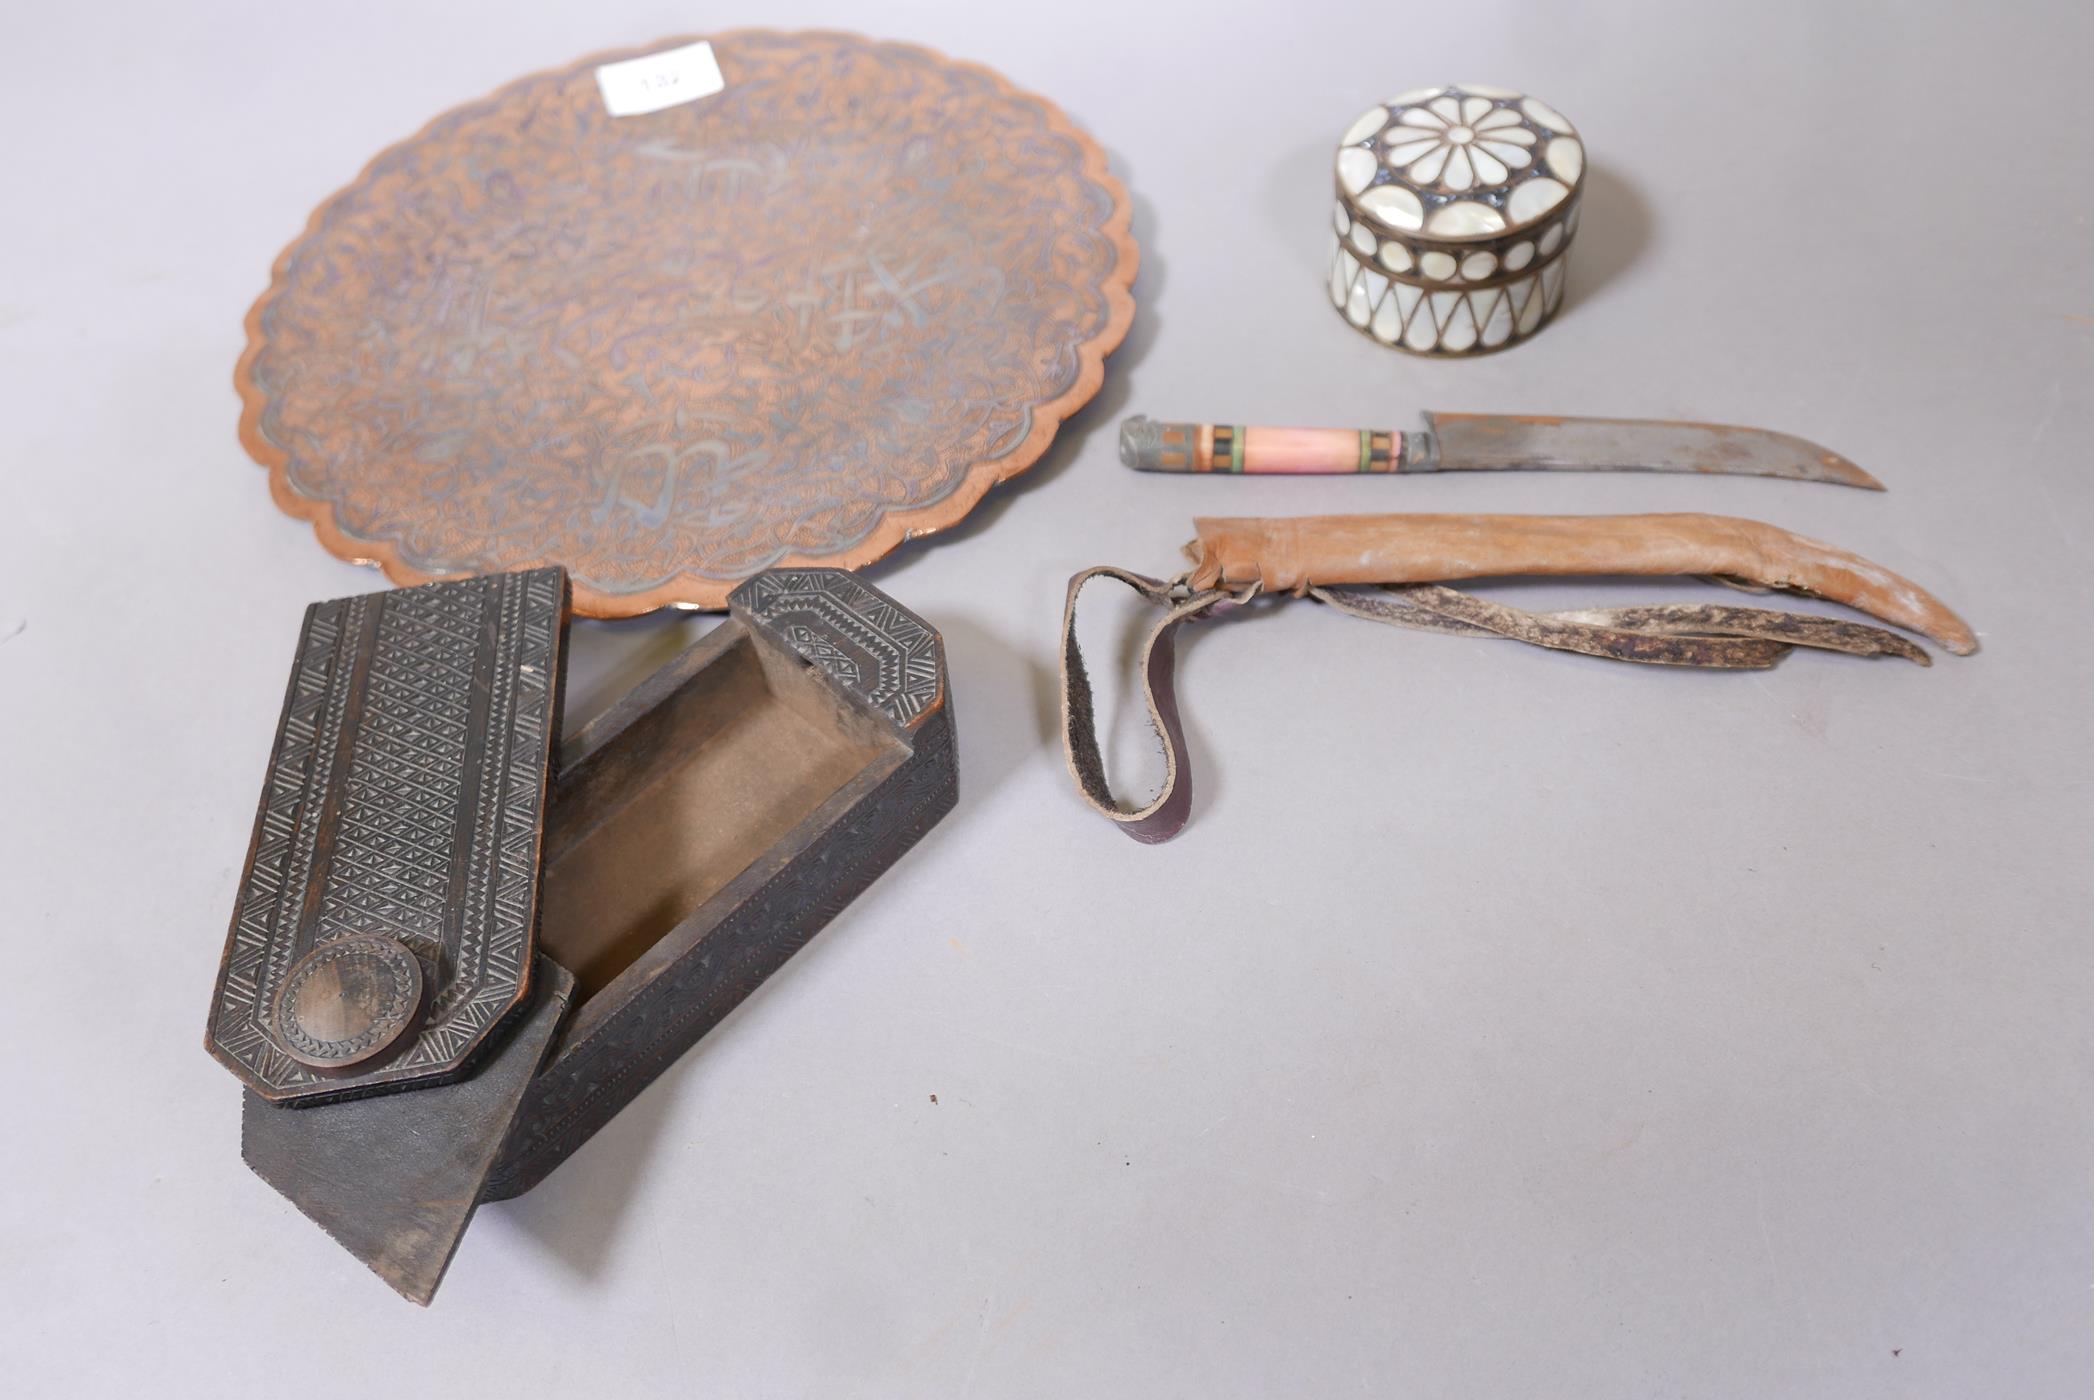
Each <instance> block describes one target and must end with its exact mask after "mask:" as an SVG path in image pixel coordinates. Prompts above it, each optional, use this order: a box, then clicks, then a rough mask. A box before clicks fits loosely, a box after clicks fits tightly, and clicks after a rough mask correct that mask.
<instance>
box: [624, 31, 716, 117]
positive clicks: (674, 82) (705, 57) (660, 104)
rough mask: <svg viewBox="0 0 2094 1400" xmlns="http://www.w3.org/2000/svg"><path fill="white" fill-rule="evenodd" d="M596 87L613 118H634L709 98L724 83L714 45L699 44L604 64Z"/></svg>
mask: <svg viewBox="0 0 2094 1400" xmlns="http://www.w3.org/2000/svg"><path fill="white" fill-rule="evenodd" d="M596 86H597V87H599V88H601V89H602V90H603V105H604V110H606V111H608V112H609V113H610V114H611V115H612V116H614V117H637V116H640V115H642V114H644V113H647V112H659V111H662V110H663V109H665V108H669V107H675V106H678V105H680V104H682V103H685V102H696V101H697V100H698V99H699V98H701V97H710V96H712V95H713V94H714V93H716V92H719V91H720V90H722V89H723V88H725V87H726V86H727V80H726V79H725V78H723V77H721V76H720V61H719V60H718V59H716V58H714V57H713V46H712V45H711V44H709V43H706V42H703V41H701V42H699V43H696V44H685V45H684V46H683V47H682V48H680V49H665V50H663V51H662V52H661V53H651V54H648V55H647V56H646V57H644V58H628V59H626V60H625V61H624V62H622V63H606V64H605V65H603V67H601V68H599V69H597V70H596Z"/></svg>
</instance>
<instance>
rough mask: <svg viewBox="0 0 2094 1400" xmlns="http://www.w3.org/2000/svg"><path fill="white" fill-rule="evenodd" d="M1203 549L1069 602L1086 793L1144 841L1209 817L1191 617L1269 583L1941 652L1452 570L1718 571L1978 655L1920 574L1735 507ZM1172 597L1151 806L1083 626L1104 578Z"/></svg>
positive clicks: (1250, 529) (1393, 601) (1610, 637)
mask: <svg viewBox="0 0 2094 1400" xmlns="http://www.w3.org/2000/svg"><path fill="white" fill-rule="evenodd" d="M1194 524H1195V528H1196V529H1197V531H1198V537H1197V538H1196V539H1195V540H1193V541H1192V543H1190V544H1188V545H1187V546H1186V552H1187V554H1188V555H1190V556H1191V558H1192V560H1193V568H1192V569H1191V570H1190V571H1189V572H1188V573H1187V574H1186V575H1185V576H1184V577H1182V578H1179V579H1175V580H1171V581H1168V582H1166V581H1164V580H1160V579H1155V578H1150V577H1148V576H1147V575H1144V574H1137V573H1131V572H1129V571H1127V570H1125V569H1115V568H1095V569H1086V570H1084V571H1083V572H1082V573H1079V574H1077V575H1076V576H1075V577H1074V578H1072V579H1070V580H1069V589H1068V594H1067V597H1066V600H1065V602H1064V605H1063V610H1062V655H1061V669H1062V741H1063V749H1064V752H1065V753H1066V754H1067V757H1068V762H1069V771H1070V773H1071V774H1072V775H1073V776H1074V777H1075V779H1076V785H1077V788H1078V790H1079V791H1080V792H1081V793H1082V795H1083V798H1084V801H1085V802H1087V803H1088V804H1089V805H1090V806H1091V807H1092V808H1093V809H1094V810H1095V811H1097V812H1099V813H1100V814H1101V815H1103V816H1105V817H1106V818H1108V819H1109V820H1111V821H1112V822H1114V823H1115V824H1116V825H1118V826H1119V828H1120V829H1121V830H1122V831H1124V832H1126V833H1127V834H1128V835H1129V836H1131V837H1133V838H1134V839H1135V840H1137V841H1142V842H1148V843H1155V842H1160V841H1168V840H1169V839H1170V838H1171V837H1173V836H1175V835H1177V834H1178V832H1179V831H1180V830H1181V829H1182V828H1183V827H1184V825H1185V823H1186V821H1187V820H1188V819H1189V817H1190V816H1191V812H1192V770H1191V763H1190V758H1189V755H1188V754H1187V752H1186V747H1185V732H1184V725H1183V723H1182V721H1181V719H1180V717H1179V713H1178V695H1177V681H1176V674H1175V658H1176V649H1177V642H1176V639H1177V635H1178V632H1179V630H1180V629H1181V628H1182V627H1183V626H1184V625H1185V624H1186V623H1188V622H1194V621H1197V620H1199V619H1200V618H1202V617H1207V616H1211V615H1214V614H1216V613H1218V612H1220V611H1222V610H1224V609H1226V608H1230V607H1234V606H1238V605H1240V604H1244V603H1248V602H1250V601H1251V600H1252V599H1254V598H1256V597H1257V596H1259V595H1260V594H1262V593H1274V594H1287V593H1292V594H1294V595H1296V596H1303V595H1306V596H1309V597H1313V598H1315V599H1317V600H1318V601H1319V602H1323V603H1327V604H1329V605H1330V606H1332V607H1334V608H1336V609H1338V610H1339V611H1341V612H1343V613H1346V614H1347V615H1349V616H1353V617H1358V618H1363V619H1365V620H1367V621H1372V622H1382V623H1387V624H1389V625H1392V626H1397V627H1407V628H1411V629H1414V630H1418V631H1426V632H1439V633H1442V634H1446V635H1452V636H1464V637H1491V638H1500V639H1508V640H1513V641H1521V642H1526V643H1528V644H1529V645H1532V646H1539V647H1545V648H1549V649H1552V650H1560V651H1574V652H1580V653H1583V654H1585V655H1590V656H1600V657H1606V658H1609V659H1612V660H1617V661H1633V662H1640V663H1644V664H1651V665H1667V666H1697V667H1708V668H1716V669H1726V670H1742V669H1757V668H1764V667H1767V666H1772V665H1774V664H1775V663H1776V662H1778V661H1779V660H1781V658H1782V657H1784V656H1786V655H1787V654H1788V653H1789V652H1790V651H1791V650H1792V649H1794V648H1796V647H1808V648H1813V649H1817V650H1824V651H1837V652H1845V653H1847V654H1849V655H1854V656H1896V657H1902V658H1904V659H1906V660H1909V661H1913V662H1917V663H1918V664H1920V665H1928V664H1931V663H1930V662H1929V659H1928V657H1927V654H1926V652H1925V651H1924V650H1922V649H1921V648H1919V647H1917V646H1915V645H1914V644H1913V643H1912V642H1910V641H1908V640H1907V639H1905V638H1904V637H1901V636H1899V635H1897V634H1896V633H1894V632H1890V631H1888V630H1886V629H1884V628H1881V627H1873V626H1869V625H1866V624H1863V623H1858V622H1851V621H1847V620H1845V619H1842V618H1832V617H1820V616H1816V615H1811V614H1801V613H1789V612H1779V611H1773V610H1770V609H1765V608H1747V607H1734V606H1726V605H1708V604H1661V605H1656V606H1644V607H1629V608H1608V609H1581V610H1575V611H1567V612H1555V613H1536V612H1529V611H1527V610H1525V609H1521V608H1515V607H1510V606H1507V605H1505V604H1501V603H1494V602H1490V601H1488V600H1485V599H1482V598H1477V597H1474V596H1472V595H1469V594H1466V593H1462V592H1459V591H1457V590H1455V589H1452V588H1448V587H1445V586H1444V585H1443V584H1442V583H1441V582H1439V580H1444V579H1458V578H1483V577H1492V576H1499V575H1515V574H1554V575H1588V576H1589V575H1617V574H1687V575H1706V576H1711V577H1715V578H1717V579H1720V580H1723V581H1726V582H1740V583H1742V584H1744V585H1746V586H1748V587H1757V588H1767V589H1772V588H1779V589H1786V590H1790V591H1793V592H1800V593H1809V594H1813V595H1816V596H1820V597H1824V598H1828V599H1831V600H1833V601H1835V602H1840V603H1844V604H1846V605H1848V606H1850V607H1853V608H1855V609H1857V610H1859V611H1862V612H1866V613H1870V614H1872V615H1874V616H1876V617H1880V618H1882V619H1884V620H1885V621H1888V622H1892V623H1896V624H1897V625H1899V626H1901V627H1905V628H1908V629H1910V630H1912V631H1915V632H1919V633H1921V634H1923V635H1925V636H1928V637H1931V638H1933V639H1934V640H1935V641H1937V642H1939V643H1940V644H1941V645H1942V646H1944V647H1946V648H1947V649H1948V650H1949V651H1951V652H1954V653H1956V654H1958V655H1968V654H1969V653H1971V652H1974V651H1976V650H1977V638H1976V635H1975V634H1974V633H1973V632H1972V631H1971V629H1970V628H1969V626H1968V625H1967V624H1965V623H1964V621H1963V620H1962V619H1961V618H1959V617H1957V616H1956V614H1955V613H1954V612H1952V611H1950V610H1949V608H1948V607H1947V606H1946V605H1945V604H1943V603H1942V602H1941V600H1940V599H1938V598H1936V597H1934V595H1933V594H1931V593H1929V592H1927V591H1926V590H1925V589H1923V588H1921V587H1920V586H1919V585H1918V584H1916V583H1913V582H1912V581H1911V580H1909V579H1906V578H1903V577H1901V576H1900V575H1898V574H1895V573H1893V572H1891V571H1890V570H1889V569H1886V568H1884V567H1883V566H1881V565H1879V564H1875V563H1872V562H1871V561H1869V560H1867V559H1864V558H1862V557H1861V556H1860V555H1857V554H1853V553H1850V552H1848V551H1846V550H1843V549H1839V548H1837V547H1835V546H1832V545H1828V544H1824V543H1822V542H1820V541H1817V540H1812V539H1807V538H1805V537H1804V536H1801V535H1796V534H1792V533H1790V532H1789V531H1787V530H1783V529H1781V528H1780V527H1778V526H1774V525H1767V524H1764V523H1762V522H1760V521H1756V520H1744V519H1739V518H1736V517H1732V516H1721V515H1700V514H1680V515H1615V516H1543V515H1370V516H1306V517H1298V518H1293V519H1202V520H1198V521H1195V522H1194ZM1101 578H1103V579H1110V580H1112V581H1114V582H1117V583H1120V584H1123V585H1125V586H1126V587H1129V588H1131V589H1133V590H1134V591H1135V592H1136V593H1138V594H1140V595H1141V596H1142V597H1143V598H1145V599H1147V600H1148V601H1149V602H1151V603H1154V604H1156V605H1157V606H1158V607H1159V608H1161V609H1163V610H1164V615H1163V617H1162V618H1161V619H1160V620H1159V621H1158V622H1156V623H1155V625H1154V626H1153V627H1152V628H1151V629H1150V631H1149V633H1148V635H1147V636H1146V637H1145V638H1144V640H1143V642H1142V645H1141V648H1140V657H1141V660H1140V666H1139V672H1138V674H1139V680H1140V685H1141V689H1142V698H1143V704H1144V707H1145V709H1146V711H1147V717H1148V721H1149V727H1150V729H1151V730H1152V731H1153V732H1154V734H1155V737H1156V741H1157V745H1158V747H1159V749H1160V750H1161V752H1162V755H1163V764H1164V776H1163V783H1162V786H1161V787H1160V789H1159V790H1158V791H1157V793H1156V795H1155V796H1154V797H1153V798H1151V799H1149V800H1148V801H1146V802H1142V803H1130V802H1126V801H1123V800H1121V799H1120V798H1118V797H1117V796H1115V795H1114V793H1113V791H1112V787H1111V784H1110V782H1109V781H1108V780H1107V777H1106V774H1105V766H1104V762H1103V759H1102V757H1101V755H1100V752H1099V746H1098V736H1097V716H1096V697H1095V694H1094V691H1093V689H1092V686H1091V680H1090V674H1089V672H1088V670H1087V669H1086V667H1085V665H1084V659H1083V651H1082V648H1081V647H1080V646H1079V645H1078V643H1077V639H1076V609H1077V602H1078V598H1079V596H1080V595H1081V593H1082V592H1083V590H1084V589H1085V588H1086V587H1088V586H1089V585H1090V584H1092V583H1094V582H1096V581H1097V580H1099V579H1101Z"/></svg>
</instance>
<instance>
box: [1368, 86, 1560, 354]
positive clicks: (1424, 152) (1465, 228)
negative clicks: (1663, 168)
mask: <svg viewBox="0 0 2094 1400" xmlns="http://www.w3.org/2000/svg"><path fill="white" fill-rule="evenodd" d="M1334 170H1335V175H1336V178H1337V188H1338V203H1337V208H1336V210H1335V211H1334V212H1333V214H1332V224H1333V229H1334V233H1335V236H1334V237H1333V239H1332V241H1331V257H1330V297H1331V304H1332V305H1333V306H1336V307H1337V308H1338V310H1339V311H1340V312H1341V313H1342V314H1343V315H1344V317H1345V319H1346V320H1347V321H1349V322H1350V323H1351V324H1352V325H1353V326H1354V327H1355V328H1357V329H1358V330H1359V331H1360V332H1361V333H1362V334H1364V335H1369V336H1372V337H1373V338H1374V339H1376V340H1378V341H1380V342H1381V343H1382V344H1384V345H1393V346H1396V347H1398V348H1400V349H1404V350H1410V351H1414V352H1416V353H1418V354H1421V355H1473V354H1480V353H1483V352H1485V351H1490V350H1501V349H1503V348H1504V347H1506V346H1508V345H1512V344H1516V343H1518V342H1519V341H1521V340H1523V339H1525V338H1526V337H1527V336H1530V335H1532V334H1534V332H1535V331H1537V330H1539V329H1541V327H1542V326H1543V325H1544V324H1546V323H1547V321H1548V320H1549V318H1550V317H1551V316H1553V315H1555V314H1556V308H1557V307H1558V306H1560V305H1561V304H1562V302H1563V278H1564V267H1565V264H1566V263H1567V261H1568V260H1569V255H1570V245H1571V239H1572V237H1573V236H1574V235H1575V234H1576V233H1577V231H1578V202H1579V196H1580V195H1581V193H1582V192H1583V189H1584V181H1585V147H1584V144H1583V143H1582V142H1581V141H1580V139H1579V137H1578V133H1577V130H1576V128H1574V127H1572V125H1571V124H1570V122H1569V121H1568V120H1567V119H1566V118H1565V117H1564V116H1563V115H1562V114H1561V113H1560V112H1558V111H1557V110H1556V109H1555V108H1553V107H1551V106H1549V105H1548V104H1547V103H1545V102H1542V101H1539V100H1538V99H1535V98H1532V97H1527V96H1524V95H1522V94H1520V93H1517V92H1512V91H1509V90H1507V89H1505V88H1497V87H1482V86H1480V85H1478V84H1475V83H1465V84H1462V85H1460V86H1458V87H1436V88H1423V89H1421V90H1419V91H1416V92H1407V93H1405V94H1403V96H1401V97H1396V98H1392V99H1390V100H1389V101H1388V102H1385V103H1383V104H1381V105H1380V106H1376V107H1370V108H1369V109H1368V110H1367V111H1365V112H1363V113H1361V115H1360V117H1359V119H1358V120H1357V121H1355V122H1354V123H1353V124H1352V125H1351V126H1350V127H1349V128H1347V129H1346V132H1345V135H1344V136H1343V137H1342V138H1341V139H1340V140H1339V142H1338V154H1337V160H1336V163H1335V167H1334Z"/></svg>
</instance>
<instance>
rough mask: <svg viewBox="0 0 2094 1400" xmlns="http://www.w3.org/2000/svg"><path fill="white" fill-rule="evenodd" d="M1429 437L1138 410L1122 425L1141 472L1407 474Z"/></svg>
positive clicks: (1125, 451) (1123, 443)
mask: <svg viewBox="0 0 2094 1400" xmlns="http://www.w3.org/2000/svg"><path fill="white" fill-rule="evenodd" d="M1424 436H1425V435H1424V434H1422V433H1401V432H1396V431H1394V430H1392V429H1387V428H1254V427H1246V426H1243V425H1241V424H1227V423H1159V422H1157V421H1155V420H1154V419H1152V418H1150V417H1148V416H1147V415H1146V414H1139V413H1138V414H1136V415H1135V416H1134V417H1132V418H1129V419H1127V420H1126V421H1125V422H1123V423H1121V424H1120V460H1121V461H1122V462H1124V463H1126V464H1127V465H1128V466H1130V467H1132V468H1133V469H1134V470H1136V471H1138V472H1227V473H1231V474H1241V475H1251V476H1259V475H1283V476H1302V475H1308V476H1339V475H1343V476H1350V475H1353V474H1355V473H1359V472H1372V473H1386V472H1400V471H1403V470H1405V469H1406V463H1407V462H1408V461H1409V460H1410V459H1411V458H1412V457H1413V456H1414V455H1415V456H1419V457H1423V456H1426V455H1427V454H1426V453H1424V452H1422V451H1420V450H1419V449H1421V448H1423V446H1424V443H1423V441H1422V439H1423V438H1424ZM1413 438H1416V439H1420V441H1415V442H1414V441H1411V439H1413Z"/></svg>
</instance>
